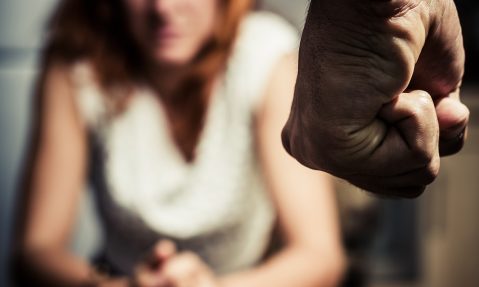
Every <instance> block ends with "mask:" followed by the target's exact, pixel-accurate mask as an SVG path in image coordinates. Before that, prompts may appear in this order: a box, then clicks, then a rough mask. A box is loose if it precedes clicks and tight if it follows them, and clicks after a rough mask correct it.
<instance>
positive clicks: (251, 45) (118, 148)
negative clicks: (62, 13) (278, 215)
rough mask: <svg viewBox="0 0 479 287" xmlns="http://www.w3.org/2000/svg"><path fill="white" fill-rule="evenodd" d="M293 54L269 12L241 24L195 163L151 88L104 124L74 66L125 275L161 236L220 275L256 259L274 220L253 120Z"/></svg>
mask: <svg viewBox="0 0 479 287" xmlns="http://www.w3.org/2000/svg"><path fill="white" fill-rule="evenodd" d="M297 46H298V34H297V31H296V30H295V29H294V28H292V27H291V26H290V25H289V24H288V23H286V22H285V21H284V20H282V19H280V18H279V17H277V16H275V15H273V14H269V13H264V12H261V13H251V14H250V15H249V16H247V17H246V18H245V19H244V20H243V23H242V25H241V27H240V33H239V35H238V39H237V41H236V44H235V48H234V51H233V53H232V56H231V58H230V59H229V61H228V65H227V69H226V71H225V73H224V75H223V77H222V80H221V81H220V82H219V84H218V85H217V86H216V88H215V90H214V93H213V95H212V99H211V102H210V106H209V108H208V111H207V115H206V119H205V125H204V128H203V131H202V133H201V136H200V139H199V143H198V146H197V147H196V153H195V160H194V162H192V163H187V162H185V161H184V159H183V157H182V155H181V153H180V151H179V150H178V148H177V147H176V145H175V144H174V141H173V139H172V137H171V134H170V131H169V128H168V124H167V119H166V115H165V112H164V110H163V108H162V106H161V103H160V102H159V101H158V100H157V98H156V96H155V95H154V94H153V93H152V92H151V91H150V90H149V89H148V88H146V87H138V88H137V89H136V91H134V96H133V98H132V100H131V102H130V103H129V105H128V107H127V108H126V110H125V111H124V112H122V113H121V114H120V115H117V116H115V117H109V116H107V115H108V113H107V105H106V104H105V102H104V97H103V96H102V95H101V91H100V90H99V89H98V88H97V86H96V84H95V81H94V79H93V72H92V70H91V68H90V66H89V65H88V64H87V63H84V62H83V63H78V64H76V65H74V67H73V69H72V78H73V81H74V86H75V88H76V93H77V95H76V97H77V100H78V101H77V102H78V106H79V110H80V113H81V115H82V116H83V118H84V120H85V122H86V124H87V126H88V128H89V131H90V135H91V136H90V139H91V140H90V142H91V145H90V178H91V183H92V185H93V187H94V189H95V193H96V199H97V204H98V207H99V210H100V215H101V219H102V222H101V224H102V228H103V229H104V231H105V244H104V253H105V256H106V258H107V260H108V261H109V262H110V264H112V265H113V266H114V267H115V268H116V269H118V270H120V271H121V272H123V273H126V274H129V273H130V272H131V270H132V268H133V266H134V264H135V263H136V262H138V260H140V259H141V258H142V256H144V255H145V254H146V253H147V252H148V250H150V248H151V247H152V245H153V244H154V243H155V242H156V241H158V240H159V239H165V238H168V239H171V240H173V241H175V242H176V243H177V245H178V248H179V249H180V250H191V251H193V252H195V253H197V254H198V255H199V256H201V257H202V258H203V260H205V262H206V263H207V264H209V265H210V266H211V267H212V268H213V270H215V271H216V272H218V273H226V272H231V271H236V270H239V269H243V268H247V267H250V266H252V265H254V264H255V263H257V262H258V260H260V259H261V257H262V256H263V254H264V252H265V249H266V247H267V245H268V243H269V239H270V233H271V229H272V226H273V223H274V219H275V215H274V209H273V207H272V205H271V202H270V199H269V198H268V195H267V193H266V192H265V186H264V183H263V177H262V174H261V169H260V166H259V162H258V158H257V151H256V148H255V136H254V123H253V120H254V113H255V110H256V108H257V105H258V103H259V101H260V100H261V96H262V95H263V94H264V89H265V88H266V84H267V83H268V79H269V77H270V75H271V72H272V69H273V67H274V65H275V64H276V63H277V62H278V60H279V59H280V58H281V57H282V56H284V55H285V54H286V53H289V52H293V51H294V50H295V49H297ZM278 140H280V139H279V135H278Z"/></svg>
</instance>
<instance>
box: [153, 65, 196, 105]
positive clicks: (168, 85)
mask: <svg viewBox="0 0 479 287" xmlns="http://www.w3.org/2000/svg"><path fill="white" fill-rule="evenodd" d="M187 70H188V67H166V66H158V65H156V66H152V67H150V68H149V71H148V75H149V76H148V81H149V82H150V84H151V85H152V87H153V89H154V90H155V91H156V92H157V94H158V95H159V96H160V97H161V98H163V99H165V100H168V99H171V98H172V97H174V94H175V93H176V91H177V90H178V89H179V87H180V85H181V82H182V81H183V79H184V78H185V76H186V71H187Z"/></svg>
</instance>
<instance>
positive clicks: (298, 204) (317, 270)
mask: <svg viewBox="0 0 479 287" xmlns="http://www.w3.org/2000/svg"><path fill="white" fill-rule="evenodd" d="M275 71H276V72H275V73H274V75H273V76H272V78H271V82H270V84H269V87H268V89H267V91H266V93H267V94H266V96H265V98H264V99H265V100H264V102H263V103H262V105H261V108H260V111H259V113H258V120H257V130H258V144H259V151H260V156H261V160H262V164H263V166H264V171H265V175H266V177H267V180H268V183H269V189H270V190H271V194H272V198H273V200H274V203H275V204H276V208H277V212H278V215H279V220H280V224H281V227H282V230H283V231H284V233H285V236H286V241H287V244H286V246H285V248H284V249H283V250H282V251H280V252H279V253H278V254H277V255H275V256H273V257H272V258H271V259H270V260H269V261H267V262H266V263H265V264H263V265H261V266H259V267H258V268H256V269H252V270H251V271H246V272H244V273H240V274H234V275H231V276H228V277H227V278H224V279H223V280H222V282H223V283H224V286H227V287H236V286H238V287H239V286H249V287H256V286H258V287H260V286H276V287H282V286H284V287H290V286H300V287H309V286H311V287H313V286H315V287H317V286H336V285H338V283H339V281H340V279H341V277H342V274H343V270H344V265H345V262H344V255H343V250H342V247H341V243H340V231H339V224H338V216H337V210H336V202H335V199H334V189H333V185H332V182H331V178H330V176H329V175H327V174H325V173H322V172H318V171H313V170H310V169H307V168H305V167H303V166H302V165H300V164H299V163H298V162H297V161H296V160H294V159H293V158H292V157H290V156H289V155H288V154H287V152H286V151H285V150H284V149H283V147H282V144H281V130H282V127H283V124H284V123H285V122H286V120H287V117H288V114H289V111H290V108H291V102H292V98H293V94H294V84H295V79H296V71H297V60H296V57H294V56H289V57H286V58H284V59H283V60H281V62H280V63H279V64H278V66H277V67H276V69H275Z"/></svg>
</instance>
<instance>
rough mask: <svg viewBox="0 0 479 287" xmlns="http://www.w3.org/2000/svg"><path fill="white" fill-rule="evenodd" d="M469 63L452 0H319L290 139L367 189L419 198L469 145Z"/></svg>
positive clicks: (311, 163) (304, 45)
mask: <svg viewBox="0 0 479 287" xmlns="http://www.w3.org/2000/svg"><path fill="white" fill-rule="evenodd" d="M463 67H464V50H463V44H462V36H461V27H460V23H459V20H458V16H457V12H456V8H455V6H454V2H453V1H451V0H428V1H420V0H366V1H354V0H338V1H326V0H313V1H312V2H311V7H310V11H309V14H308V18H307V21H306V25H305V29H304V32H303V37H302V42H301V48H300V60H299V73H298V78H297V83H296V90H295V97H294V102H293V106H292V110H291V114H290V117H289V119H288V122H287V123H286V125H285V128H284V130H283V134H282V139H283V144H284V146H285V148H286V150H287V151H288V152H289V153H290V154H292V155H293V156H294V157H295V158H296V159H297V160H298V161H300V162H301V163H302V164H304V165H306V166H308V167H310V168H313V169H318V170H323V171H327V172H329V173H332V174H333V175H336V176H339V177H341V178H343V179H346V180H348V181H349V182H351V183H352V184H354V185H357V186H359V187H361V188H363V189H366V190H369V191H371V192H374V193H378V194H381V195H388V196H395V197H416V196H419V195H420V194H421V193H422V192H423V191H424V190H425V187H426V186H427V185H428V184H429V183H431V182H432V181H433V180H434V179H435V178H436V176H437V174H438V172H439V166H440V156H443V155H449V154H453V153H456V152H458V151H459V150H460V149H461V148H462V145H463V142H464V138H465V129H466V125H467V122H468V118H469V111H468V109H467V108H466V107H465V106H464V105H463V104H461V103H460V101H459V89H460V85H461V80H462V76H463V69H464V68H463Z"/></svg>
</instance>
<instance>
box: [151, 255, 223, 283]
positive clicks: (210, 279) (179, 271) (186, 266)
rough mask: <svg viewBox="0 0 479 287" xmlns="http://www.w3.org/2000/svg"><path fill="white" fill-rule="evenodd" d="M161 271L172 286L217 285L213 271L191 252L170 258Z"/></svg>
mask: <svg viewBox="0 0 479 287" xmlns="http://www.w3.org/2000/svg"><path fill="white" fill-rule="evenodd" d="M161 272H162V275H163V276H165V278H166V279H167V280H168V282H170V283H171V286H174V287H190V286H195V287H217V283H216V280H215V276H214V274H213V272H212V271H211V270H210V268H209V267H208V266H207V265H206V264H205V263H204V262H203V261H202V260H201V258H199V257H198V255H196V254H194V253H191V252H184V253H180V254H178V255H176V256H175V257H173V258H171V259H170V260H169V261H168V262H167V264H166V265H165V266H164V268H163V269H162V271H161Z"/></svg>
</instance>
